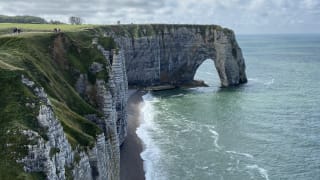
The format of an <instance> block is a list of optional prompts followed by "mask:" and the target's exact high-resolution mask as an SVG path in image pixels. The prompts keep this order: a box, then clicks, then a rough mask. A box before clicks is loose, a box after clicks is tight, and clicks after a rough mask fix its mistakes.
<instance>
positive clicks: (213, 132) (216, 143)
mask: <svg viewBox="0 0 320 180" xmlns="http://www.w3.org/2000/svg"><path fill="white" fill-rule="evenodd" d="M209 131H210V132H211V134H212V136H211V137H213V139H214V141H213V142H214V146H215V147H216V148H218V149H221V147H220V146H219V144H218V140H219V134H218V133H217V131H215V130H213V129H209Z"/></svg>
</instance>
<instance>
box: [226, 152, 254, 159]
mask: <svg viewBox="0 0 320 180" xmlns="http://www.w3.org/2000/svg"><path fill="white" fill-rule="evenodd" d="M226 152H227V153H230V154H236V155H240V156H245V157H247V158H250V159H253V156H252V155H251V154H248V153H241V152H236V151H226Z"/></svg>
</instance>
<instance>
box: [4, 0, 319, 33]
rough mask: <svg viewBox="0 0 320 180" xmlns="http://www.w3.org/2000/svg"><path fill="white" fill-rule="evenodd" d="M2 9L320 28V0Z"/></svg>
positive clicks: (123, 1) (15, 5)
mask: <svg viewBox="0 0 320 180" xmlns="http://www.w3.org/2000/svg"><path fill="white" fill-rule="evenodd" d="M0 14H5V15H34V16H40V17H43V18H46V19H47V20H50V19H56V20H60V21H64V22H67V21H68V17H69V16H72V15H73V16H80V17H82V18H83V19H84V20H85V22H86V23H90V24H114V23H115V22H116V21H117V20H120V21H121V23H131V22H132V23H179V24H181V23H188V24H219V25H222V26H224V27H229V28H231V29H234V30H235V32H236V33H238V34H250V33H320V0H0Z"/></svg>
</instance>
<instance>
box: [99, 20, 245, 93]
mask: <svg viewBox="0 0 320 180" xmlns="http://www.w3.org/2000/svg"><path fill="white" fill-rule="evenodd" d="M119 28H120V30H119ZM121 28H122V29H121ZM105 31H106V35H107V36H113V37H114V38H115V39H116V41H117V42H118V44H119V46H120V47H121V49H122V50H123V51H124V53H125V59H126V68H127V75H128V81H129V84H131V85H138V86H152V85H166V84H171V85H177V86H179V85H184V84H188V83H190V82H192V81H193V78H194V75H195V73H196V70H197V69H198V67H199V66H200V65H201V64H202V62H203V61H205V60H206V59H212V60H213V61H214V63H215V67H216V69H217V72H218V74H219V77H220V80H221V86H222V87H228V86H235V85H238V84H242V83H245V82H247V78H246V73H245V62H244V59H243V56H242V52H241V49H240V47H239V46H238V44H237V41H236V38H235V35H234V33H233V31H232V30H229V29H223V28H221V27H219V26H215V25H127V26H123V27H117V26H114V27H106V28H105Z"/></svg>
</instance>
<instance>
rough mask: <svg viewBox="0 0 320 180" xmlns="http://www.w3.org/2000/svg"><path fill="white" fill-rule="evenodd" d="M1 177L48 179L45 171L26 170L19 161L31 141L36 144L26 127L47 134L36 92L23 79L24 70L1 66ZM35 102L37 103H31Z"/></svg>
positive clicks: (25, 153) (24, 154)
mask: <svg viewBox="0 0 320 180" xmlns="http://www.w3.org/2000/svg"><path fill="white" fill-rule="evenodd" d="M0 102H1V103H0V156H1V161H0V179H44V176H43V173H25V172H24V171H23V165H22V164H18V163H17V162H16V160H17V159H22V158H23V157H25V156H26V155H27V147H26V146H25V145H27V144H33V143H34V142H31V141H29V140H28V139H27V137H26V136H25V135H22V134H21V131H22V130H24V129H31V130H34V131H37V132H38V133H39V134H40V135H42V136H45V135H44V133H45V132H44V129H42V128H41V127H40V125H39V123H38V121H37V119H36V116H37V113H38V109H39V106H38V105H37V103H36V97H35V96H34V95H33V93H32V92H31V91H30V90H29V89H28V88H26V87H25V86H24V85H23V84H22V83H21V72H20V71H11V70H7V69H1V68H0ZM32 102H34V103H35V105H34V106H27V103H32Z"/></svg>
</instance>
